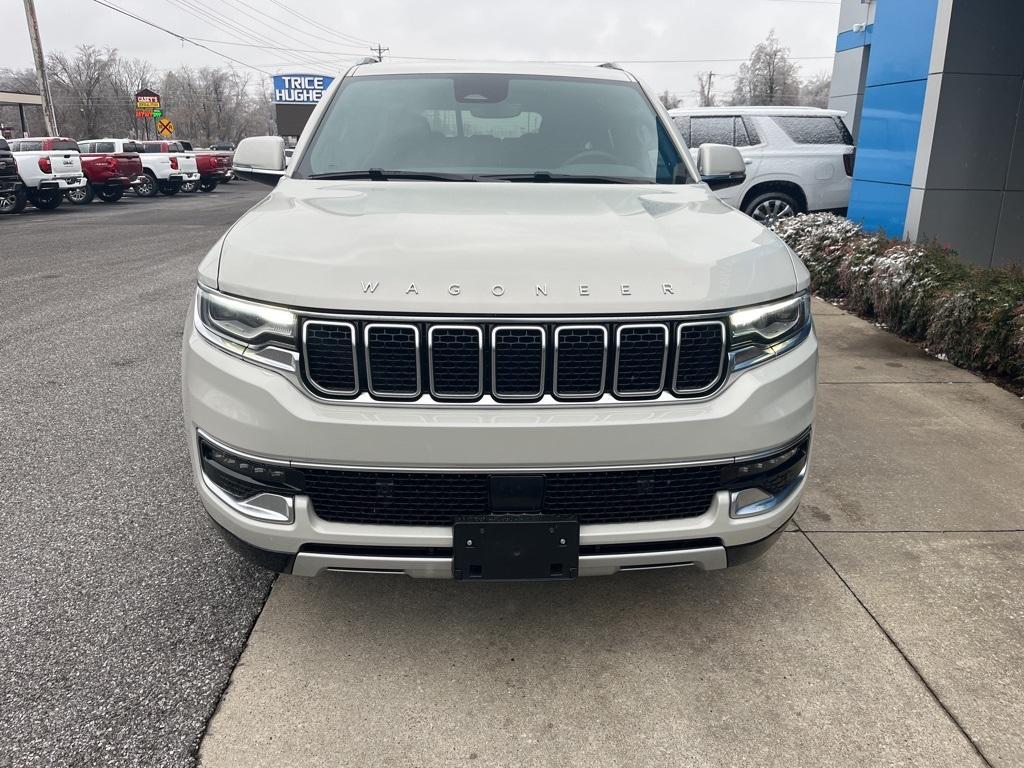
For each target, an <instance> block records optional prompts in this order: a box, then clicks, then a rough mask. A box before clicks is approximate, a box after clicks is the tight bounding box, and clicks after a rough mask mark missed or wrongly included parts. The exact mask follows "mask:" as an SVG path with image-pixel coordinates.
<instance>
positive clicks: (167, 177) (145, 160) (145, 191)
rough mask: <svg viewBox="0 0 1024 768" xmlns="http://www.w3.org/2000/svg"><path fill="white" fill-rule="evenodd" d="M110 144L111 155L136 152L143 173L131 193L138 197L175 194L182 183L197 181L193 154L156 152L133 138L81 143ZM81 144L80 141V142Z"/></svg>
mask: <svg viewBox="0 0 1024 768" xmlns="http://www.w3.org/2000/svg"><path fill="white" fill-rule="evenodd" d="M94 141H95V142H112V143H113V145H114V152H138V153H139V157H140V158H141V159H142V169H143V174H142V178H141V180H140V183H139V184H138V185H137V186H136V187H135V193H136V194H137V195H139V196H140V197H154V196H155V195H156V194H157V193H158V192H162V193H163V194H165V195H176V194H178V192H180V191H181V185H182V184H184V183H185V182H186V181H198V180H199V167H198V166H197V165H196V156H195V154H194V153H187V152H174V153H167V152H156V151H154V150H152V149H149V148H148V147H147V146H146V145H145V144H143V142H141V141H135V140H133V139H86V140H85V142H94ZM83 143H84V142H83Z"/></svg>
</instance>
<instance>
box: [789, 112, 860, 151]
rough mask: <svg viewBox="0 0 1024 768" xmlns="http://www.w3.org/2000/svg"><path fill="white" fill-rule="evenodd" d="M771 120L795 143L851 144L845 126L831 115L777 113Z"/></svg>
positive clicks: (851, 140) (850, 137)
mask: <svg viewBox="0 0 1024 768" xmlns="http://www.w3.org/2000/svg"><path fill="white" fill-rule="evenodd" d="M772 120H774V121H775V122H776V124H777V125H778V126H779V127H780V128H782V130H784V131H785V132H786V135H787V136H789V138H791V139H792V140H793V141H795V142H796V143H797V144H850V145H852V144H853V137H852V136H850V132H849V131H848V130H846V126H845V125H843V123H842V121H840V120H839V119H837V118H835V117H832V116H831V115H822V116H821V117H818V116H816V115H777V116H775V117H773V118H772Z"/></svg>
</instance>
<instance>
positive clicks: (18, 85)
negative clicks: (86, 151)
mask: <svg viewBox="0 0 1024 768" xmlns="http://www.w3.org/2000/svg"><path fill="white" fill-rule="evenodd" d="M49 75H50V80H51V82H50V90H51V93H52V94H53V99H54V106H55V109H56V112H57V123H58V125H59V126H60V130H61V132H62V133H63V134H64V135H65V136H68V137H70V138H74V139H87V138H96V137H99V136H118V137H130V138H143V137H145V136H147V135H155V134H154V133H152V132H151V131H152V129H153V125H152V122H151V120H148V119H141V118H140V119H136V117H135V94H136V93H137V92H138V91H140V90H142V89H143V88H150V89H152V90H155V91H157V92H158V93H159V94H160V97H161V104H162V106H163V109H164V113H165V114H166V115H167V116H168V117H170V118H171V119H172V121H173V122H174V123H175V136H178V137H181V138H183V139H189V140H191V141H192V142H194V143H196V144H199V145H206V144H210V143H212V142H214V141H231V142H235V143H237V142H238V141H239V140H240V139H242V138H243V137H245V136H249V135H253V134H267V133H273V132H274V129H275V126H274V107H273V104H272V101H271V87H270V83H269V82H267V81H266V80H265V79H264V80H261V81H259V82H257V83H254V82H253V81H252V78H251V76H250V75H249V74H246V73H244V72H238V71H237V70H235V69H231V68H224V67H201V68H199V69H192V68H190V67H187V66H186V67H180V68H179V69H176V70H174V71H171V72H166V73H164V74H163V75H160V74H158V73H157V71H156V69H155V68H154V67H153V65H152V64H151V63H150V62H149V61H146V60H144V59H130V60H125V59H120V58H119V57H118V55H117V51H116V50H114V49H112V48H104V49H100V48H96V47H94V46H91V45H82V46H79V47H78V48H76V49H75V51H74V52H72V53H69V54H65V53H53V54H51V55H50V57H49ZM36 88H37V86H36V80H35V73H34V71H33V70H32V69H25V70H12V69H0V89H6V90H14V91H25V92H28V93H34V92H35V91H36ZM26 118H27V122H28V126H27V128H28V130H29V132H30V133H32V134H34V135H37V136H38V135H40V134H41V133H42V132H43V130H44V129H43V127H42V115H41V113H40V112H39V108H38V107H33V108H31V109H27V110H26ZM0 122H3V123H4V125H9V126H12V127H16V130H19V131H20V121H19V116H18V111H17V108H12V107H0Z"/></svg>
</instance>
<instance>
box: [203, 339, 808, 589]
mask: <svg viewBox="0 0 1024 768" xmlns="http://www.w3.org/2000/svg"><path fill="white" fill-rule="evenodd" d="M189 327H190V329H191V330H190V332H188V333H187V334H186V338H185V342H184V354H183V396H184V407H185V414H186V423H187V425H188V427H189V432H190V435H191V438H192V439H190V453H191V456H192V462H193V470H194V474H195V481H196V485H197V487H198V489H199V495H200V498H201V499H202V502H203V504H204V506H205V507H206V509H207V511H208V512H209V514H210V516H211V518H212V519H213V520H214V522H216V523H217V524H218V526H220V527H221V528H222V529H223V530H225V531H226V533H227V534H228V535H229V536H231V537H235V538H237V539H238V540H240V541H241V542H244V543H245V545H246V546H247V547H250V548H255V549H256V550H257V551H258V552H259V553H263V555H266V556H269V557H270V558H271V559H272V560H273V559H275V557H276V560H277V562H278V564H279V565H278V569H279V570H290V571H291V572H293V573H297V574H302V575H315V574H317V573H320V572H321V571H323V570H355V571H383V572H389V573H391V572H398V573H407V574H409V575H412V576H421V577H448V578H450V577H451V576H452V567H451V554H450V551H451V548H452V528H451V527H450V526H414V525H386V524H356V523H338V522H329V521H327V520H324V519H322V518H320V517H319V516H317V514H316V513H315V511H314V509H313V506H312V504H311V502H310V499H309V497H308V496H303V495H301V494H300V495H296V496H295V497H294V500H293V501H292V503H291V508H290V509H289V510H288V515H287V521H286V522H275V521H268V520H265V519H257V517H258V516H257V517H254V516H253V515H251V514H247V510H245V509H244V508H240V507H239V505H238V503H237V502H236V501H234V500H233V499H232V498H231V497H230V496H228V495H227V494H225V493H224V492H223V491H221V490H220V489H219V488H218V487H217V486H216V485H214V484H213V483H212V481H209V479H208V478H207V477H206V476H205V475H204V473H203V471H202V467H201V462H200V458H199V450H198V440H197V439H196V437H197V435H198V434H199V432H200V431H201V432H202V433H203V434H205V435H207V436H208V437H209V438H211V439H212V440H214V441H217V442H218V443H220V444H221V445H223V446H224V447H226V448H227V449H229V450H233V451H236V452H238V453H242V454H247V455H249V456H252V457H255V458H256V459H266V460H269V461H272V462H273V461H277V462H283V463H285V464H288V463H289V462H294V463H296V464H297V465H315V466H320V467H332V468H334V467H338V468H346V469H354V470H359V471H362V470H366V471H373V470H383V471H389V470H390V471H402V470H407V471H411V470H414V469H426V470H427V471H436V470H449V471H460V472H493V473H496V474H500V473H504V472H509V471H520V472H521V471H524V470H526V471H530V470H534V471H540V470H542V469H553V470H554V471H558V470H562V471H564V470H577V469H579V470H583V469H585V468H586V469H598V468H599V469H601V470H604V469H608V470H614V469H635V468H643V467H663V466H669V465H678V464H687V463H694V462H701V461H711V460H723V461H727V462H728V461H733V460H736V459H738V458H743V457H750V456H752V455H755V454H761V453H764V452H768V451H773V450H777V449H780V448H781V447H783V446H786V445H788V444H790V443H792V442H793V441H794V440H795V439H796V438H798V437H799V436H801V435H803V434H805V433H806V432H807V431H808V430H809V428H810V426H811V422H812V420H813V411H814V397H815V378H816V368H817V341H816V338H815V336H814V334H813V333H811V335H810V336H809V337H808V338H807V339H806V340H805V341H804V342H803V343H801V344H800V345H799V346H797V347H796V348H794V349H792V350H791V351H790V352H788V353H787V354H785V355H783V356H781V357H779V358H777V359H774V360H772V361H770V362H768V363H765V364H763V365H761V366H758V367H756V368H752V369H750V370H747V371H745V372H743V374H742V375H740V376H738V377H737V378H736V379H735V380H734V381H732V382H731V383H730V385H729V386H728V387H726V388H725V389H723V390H722V391H720V392H719V393H718V394H717V395H716V396H715V397H713V398H711V399H709V400H705V401H702V402H685V401H682V402H671V403H664V402H658V403H650V402H648V403H642V402H636V403H628V404H616V405H611V406H600V407H595V406H593V405H590V406H585V407H581V406H578V405H577V406H574V405H559V406H537V407H523V406H520V407H515V408H507V407H501V406H495V407H471V408H466V407H464V406H460V405H453V406H439V405H423V406H417V405H405V404H403V405H400V406H389V405H382V404H363V403H343V402H339V403H323V402H317V401H316V400H314V399H312V398H310V397H308V396H307V395H306V394H305V393H303V392H301V391H300V390H299V389H297V388H296V386H294V385H293V384H292V383H291V382H290V381H289V380H287V379H286V378H285V377H283V376H281V375H278V374H277V373H275V372H273V371H270V370H268V369H266V368H262V367H258V366H255V365H252V364H250V363H248V362H245V361H244V360H241V359H239V358H236V357H234V356H231V355H229V354H226V353H225V352H223V351H221V350H219V349H216V348H215V347H213V346H212V345H211V344H210V343H209V342H207V341H206V340H205V339H204V338H203V337H202V336H200V335H199V334H198V333H197V332H195V330H194V329H193V328H192V327H191V323H190V326H189ZM804 483H805V475H803V474H802V475H801V476H800V477H799V479H798V481H796V482H795V483H794V484H793V485H792V486H791V487H788V488H786V489H785V491H784V492H783V493H779V494H778V495H777V497H776V498H774V499H773V501H772V502H771V503H770V504H766V505H765V509H764V510H763V511H762V513H761V514H757V515H753V516H750V517H745V518H737V517H733V516H731V515H730V509H731V505H732V499H731V497H730V492H729V491H728V490H726V489H722V490H719V491H718V492H716V493H715V494H714V497H713V500H712V502H711V504H710V506H709V507H708V509H707V510H706V511H705V512H704V513H703V514H700V515H698V516H693V517H686V518H679V519H672V520H659V521H644V522H628V523H611V524H584V525H582V526H581V528H580V545H581V561H580V573H581V575H596V574H607V573H614V572H616V571H618V570H623V569H635V568H645V567H677V566H687V567H693V568H697V569H705V570H712V569H716V568H723V567H726V566H727V565H729V564H731V563H730V560H731V559H736V558H730V551H731V550H733V549H734V548H737V547H744V546H748V545H754V544H757V543H759V542H765V541H770V537H771V536H773V535H775V534H776V533H777V532H778V531H780V530H781V529H782V528H783V527H784V526H785V523H786V522H787V521H788V520H789V518H790V517H791V516H792V515H793V513H794V512H795V511H796V508H797V505H798V504H799V501H800V496H801V494H802V492H803V488H804ZM249 512H251V510H249ZM446 551H447V553H446ZM736 551H741V550H736Z"/></svg>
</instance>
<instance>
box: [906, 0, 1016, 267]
mask: <svg viewBox="0 0 1024 768" xmlns="http://www.w3.org/2000/svg"><path fill="white" fill-rule="evenodd" d="M1022 33H1024V2H1022V1H1021V0H939V4H938V14H937V17H936V25H935V42H934V44H933V47H932V59H931V66H930V70H929V74H928V86H927V89H926V91H925V103H924V112H923V114H922V120H921V135H920V140H919V142H918V150H917V159H916V162H915V164H914V177H913V182H912V185H911V193H910V201H909V204H908V208H907V220H906V233H907V235H908V236H909V237H911V238H914V239H917V240H935V241H938V242H939V243H942V244H946V245H950V246H952V247H953V248H956V250H957V251H958V252H959V253H960V256H961V258H963V259H964V260H965V261H967V262H969V263H972V264H978V265H981V266H999V265H1004V264H1018V265H1021V266H1024V247H1022V243H1024V115H1022V109H1021V105H1022V99H1024V46H1022V45H1021V44H1020V40H1021V36H1022Z"/></svg>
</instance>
